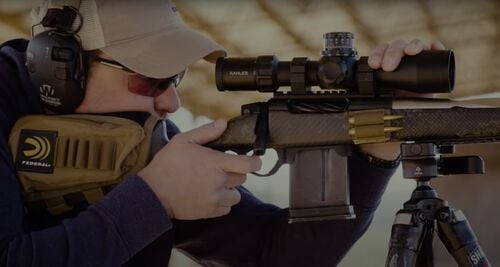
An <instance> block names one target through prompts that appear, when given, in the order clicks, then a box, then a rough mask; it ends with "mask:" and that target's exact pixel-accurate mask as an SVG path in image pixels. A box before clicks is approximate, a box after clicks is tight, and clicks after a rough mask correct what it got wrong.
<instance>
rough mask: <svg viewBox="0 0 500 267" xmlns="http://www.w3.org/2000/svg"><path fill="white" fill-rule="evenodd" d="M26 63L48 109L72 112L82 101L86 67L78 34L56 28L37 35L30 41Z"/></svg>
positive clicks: (57, 111) (58, 111)
mask: <svg viewBox="0 0 500 267" xmlns="http://www.w3.org/2000/svg"><path fill="white" fill-rule="evenodd" d="M26 66H27V67H28V72H29V74H30V77H31V81H32V82H33V85H34V86H35V87H36V88H37V89H38V90H39V93H40V97H41V100H42V102H43V103H44V105H45V107H46V108H47V109H48V110H51V111H53V112H56V113H60V114H61V113H71V112H73V111H74V110H75V109H76V108H77V107H78V106H79V105H80V103H81V102H82V101H83V98H84V96H85V79H86V72H87V69H86V66H85V60H84V55H83V51H82V48H81V45H80V42H79V41H78V40H77V39H76V38H75V36H73V35H71V34H65V33H60V32H57V31H54V30H51V31H46V32H43V33H40V34H38V35H36V36H35V37H34V38H33V39H32V40H31V41H30V42H29V44H28V48H27V52H26Z"/></svg>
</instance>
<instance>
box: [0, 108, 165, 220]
mask: <svg viewBox="0 0 500 267" xmlns="http://www.w3.org/2000/svg"><path fill="white" fill-rule="evenodd" d="M156 122H157V119H156V117H153V116H150V117H149V118H148V119H147V121H146V123H145V125H144V127H143V126H141V125H140V124H138V123H137V122H135V121H132V120H129V119H124V118H118V117H111V116H100V115H58V116H47V115H32V116H26V117H23V118H21V119H19V120H18V121H17V122H16V124H15V125H14V127H13V128H12V130H11V133H10V136H9V146H10V149H11V151H12V154H13V156H14V161H15V164H16V169H17V171H18V177H19V179H20V182H21V185H22V189H23V197H24V200H25V205H26V207H27V209H28V212H30V210H37V209H38V210H39V209H40V208H44V209H46V210H47V211H48V212H49V213H50V214H52V215H61V214H63V213H65V212H68V211H71V210H72V209H73V207H75V206H77V205H81V202H82V201H86V203H87V204H92V203H96V202H97V201H99V200H100V199H101V198H102V197H103V196H104V194H105V193H107V192H109V191H110V190H111V188H112V187H114V186H115V185H116V184H118V183H119V182H120V181H121V180H122V179H123V178H124V177H125V176H127V175H128V174H130V173H135V172H137V171H139V170H140V169H142V168H143V167H144V166H146V164H147V163H148V162H149V160H150V159H149V153H150V146H151V136H152V132H153V129H154V127H155V125H156ZM79 202H80V203H79Z"/></svg>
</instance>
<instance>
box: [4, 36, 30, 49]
mask: <svg viewBox="0 0 500 267" xmlns="http://www.w3.org/2000/svg"><path fill="white" fill-rule="evenodd" d="M28 43H29V41H28V40H27V39H23V38H18V39H12V40H7V41H5V42H3V43H2V44H0V49H2V48H4V47H10V48H12V49H14V50H16V51H18V52H21V53H22V52H26V48H27V47H28Z"/></svg>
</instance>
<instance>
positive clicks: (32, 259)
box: [0, 0, 440, 266]
mask: <svg viewBox="0 0 500 267" xmlns="http://www.w3.org/2000/svg"><path fill="white" fill-rule="evenodd" d="M63 5H70V6H72V7H73V8H72V9H74V10H77V11H78V16H76V19H75V20H76V22H75V23H73V24H74V33H75V34H77V35H78V38H79V39H80V42H81V45H82V47H83V49H84V50H86V51H92V52H91V55H92V58H93V60H91V62H89V66H88V77H87V79H86V85H85V91H84V98H83V100H82V101H81V103H79V104H78V105H77V107H76V109H75V110H74V112H75V113H93V114H105V115H107V116H109V115H111V113H112V115H113V116H118V117H123V118H127V119H132V120H133V121H135V122H137V123H138V124H140V125H144V124H145V116H144V113H151V114H153V115H155V116H158V117H164V116H166V115H167V114H169V113H173V112H175V111H176V110H177V109H178V108H179V105H180V102H179V98H178V96H177V92H176V87H177V85H178V82H179V80H180V78H181V77H180V76H181V74H182V73H183V72H184V71H185V69H186V68H187V67H188V66H189V65H190V64H192V63H193V62H195V61H197V60H199V59H201V58H205V59H206V60H209V61H211V62H213V61H214V59H215V58H217V57H219V56H223V55H225V52H224V50H223V48H222V47H220V46H219V45H218V44H216V43H214V42H213V41H211V40H210V39H208V38H206V37H204V36H202V35H200V34H198V33H196V32H194V31H193V30H191V29H189V28H187V27H186V26H185V25H184V24H183V22H182V20H181V18H180V16H179V14H178V12H177V9H176V8H175V6H174V5H173V4H172V3H170V2H169V1H164V0H143V1H118V0H103V1H92V0H82V1H80V2H79V3H78V2H77V3H70V2H65V3H64V4H63ZM50 8H56V9H57V8H58V9H62V5H61V3H60V1H49V2H45V3H44V4H42V5H40V6H38V7H36V8H35V9H34V11H33V15H34V17H35V18H37V22H40V21H42V19H43V18H45V17H46V14H47V12H48V10H49V9H50ZM52 11H53V10H52ZM78 18H81V20H80V21H78ZM38 26H39V25H38ZM36 28H37V27H36V26H35V31H36ZM71 34H72V33H71ZM35 38H36V36H35ZM27 44H28V43H27V41H26V40H12V41H9V42H7V43H5V44H3V46H2V47H1V50H0V55H1V56H0V66H1V67H0V103H1V104H0V114H1V116H0V120H2V123H1V127H2V128H1V129H2V138H1V141H0V151H1V155H2V157H1V161H0V174H1V176H0V191H1V192H0V214H1V215H2V217H3V220H2V221H1V222H0V264H1V265H8V266H13V265H16V266H24V265H33V266H118V265H129V266H135V265H140V266H166V265H167V262H168V259H169V257H170V251H171V249H172V248H173V247H177V248H178V249H180V250H181V251H183V252H184V253H186V254H187V255H189V256H190V257H192V258H193V259H194V260H195V261H197V262H199V263H200V264H202V265H206V266H334V265H336V264H337V263H338V262H339V261H340V260H341V258H342V256H343V255H345V253H346V252H347V251H348V249H349V248H350V247H351V246H352V244H353V243H354V242H355V241H356V240H357V239H358V238H359V237H360V236H361V235H362V234H363V233H364V232H365V231H366V229H367V227H368V225H369V223H370V221H371V218H372V216H373V213H374V211H375V209H376V207H377V205H378V203H379V201H380V197H381V195H382V193H383V191H384V189H385V186H386V184H387V182H388V179H389V177H390V176H391V175H392V174H393V171H394V168H395V166H397V163H398V162H397V158H398V145H397V144H387V145H380V144H377V145H365V146H361V147H360V149H359V151H357V152H355V155H353V156H352V157H351V159H350V177H351V181H350V182H351V202H352V204H353V205H354V209H355V212H356V215H357V219H355V220H350V221H322V222H311V223H300V224H288V223H287V219H288V211H287V210H286V209H279V208H277V207H275V206H273V205H270V204H265V203H262V202H261V201H259V200H258V199H256V198H255V197H254V196H253V195H252V194H251V193H250V192H248V191H247V190H246V189H245V188H243V187H241V185H242V184H243V183H244V181H245V179H246V174H247V173H249V172H253V171H257V170H258V169H259V168H260V165H261V162H260V160H259V159H258V158H256V157H249V156H235V155H228V154H225V153H222V152H218V151H214V150H211V149H209V148H206V147H204V146H203V144H205V143H207V142H210V141H212V140H215V139H217V138H218V137H219V136H220V135H221V134H222V133H223V132H224V130H225V128H226V126H227V122H226V121H225V120H217V121H215V122H214V123H210V124H207V125H204V126H202V127H200V128H197V129H194V130H192V131H189V132H186V133H178V134H177V131H178V130H176V128H175V126H174V125H173V124H171V123H168V125H167V129H168V131H167V133H166V134H167V135H168V136H167V138H165V139H166V140H164V141H168V139H171V141H169V142H168V144H166V145H165V146H164V147H163V148H161V149H159V151H158V152H157V153H155V155H154V157H153V158H152V160H151V161H150V162H149V163H148V164H147V166H146V167H144V168H142V169H141V170H139V171H138V172H137V173H135V174H134V173H132V174H130V175H128V177H127V178H125V179H124V180H123V181H122V182H121V183H119V184H118V185H117V186H116V187H115V188H114V189H113V190H111V191H110V192H109V193H108V194H107V195H106V196H105V197H104V198H102V199H100V200H99V201H98V202H96V203H95V204H93V205H88V207H87V206H86V207H85V208H83V209H82V210H81V211H80V210H78V214H76V216H73V215H75V214H72V213H70V215H67V214H66V215H65V216H59V217H58V216H54V217H53V218H52V219H53V220H52V221H50V220H49V221H47V220H40V219H39V218H37V217H34V216H32V214H25V209H24V207H23V199H22V195H23V194H25V193H26V192H23V190H25V189H26V187H25V184H24V183H21V184H20V183H19V181H18V176H17V172H16V165H15V162H14V161H13V155H12V154H14V153H15V151H12V152H10V151H9V148H8V138H9V134H10V131H11V129H12V127H13V125H14V124H15V123H16V121H18V120H19V119H20V118H21V117H24V116H26V115H30V114H43V113H44V109H43V106H42V105H41V101H40V95H39V90H38V88H37V87H36V86H34V85H33V84H32V82H31V80H32V78H33V74H31V77H30V73H29V68H30V60H32V58H30V57H31V56H32V55H30V54H29V53H28V69H27V68H26V67H25V63H26V46H27ZM438 46H440V45H439V44H434V45H433V47H432V48H439V47H438ZM424 49H428V47H427V45H426V44H424V43H423V42H421V41H418V40H415V41H412V42H410V43H407V42H405V41H396V42H393V43H392V44H390V45H388V44H386V45H382V46H380V47H378V48H377V49H375V51H374V53H373V54H372V56H371V57H370V61H369V64H370V66H371V67H373V68H380V67H382V68H383V69H384V70H386V71H391V70H394V69H395V68H396V67H397V65H398V64H399V61H400V59H401V57H402V56H403V55H404V54H408V55H414V54H417V53H419V52H420V51H422V50H424ZM30 71H31V70H30ZM42 100H43V97H42ZM158 126H159V127H156V128H155V129H161V126H162V124H161V122H160V123H159V124H158ZM174 135H175V136H174ZM155 141H157V140H155V139H154V138H153V140H152V141H151V142H155ZM11 153H12V154H11ZM367 155H371V156H370V157H372V158H379V160H376V161H373V160H372V162H373V164H371V163H369V162H368V160H367V158H368V156H367ZM374 164H377V166H375V165H374ZM84 179H85V178H84ZM23 181H24V180H23ZM23 186H24V187H23ZM75 209H76V208H75ZM73 211H75V210H73ZM62 218H64V220H62Z"/></svg>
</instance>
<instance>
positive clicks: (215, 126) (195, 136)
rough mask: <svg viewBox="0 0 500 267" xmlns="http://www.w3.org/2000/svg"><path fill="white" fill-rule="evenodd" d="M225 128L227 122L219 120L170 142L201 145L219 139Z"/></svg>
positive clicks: (181, 134) (177, 136)
mask: <svg viewBox="0 0 500 267" xmlns="http://www.w3.org/2000/svg"><path fill="white" fill-rule="evenodd" d="M226 128H227V121H226V120H223V119H219V120H216V121H214V122H211V123H207V124H205V125H202V126H200V127H198V128H195V129H193V130H191V131H188V132H185V133H180V134H178V135H176V136H175V137H174V138H173V139H172V142H175V143H194V144H198V145H203V144H206V143H208V142H210V141H214V140H215V139H217V138H218V137H220V136H221V135H222V133H224V131H225V130H226Z"/></svg>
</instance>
